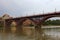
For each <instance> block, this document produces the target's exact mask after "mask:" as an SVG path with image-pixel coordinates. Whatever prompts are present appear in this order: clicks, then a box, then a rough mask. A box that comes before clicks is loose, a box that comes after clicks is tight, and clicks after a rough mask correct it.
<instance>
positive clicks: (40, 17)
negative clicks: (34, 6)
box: [4, 12, 60, 34]
mask: <svg viewBox="0 0 60 40" xmlns="http://www.w3.org/2000/svg"><path fill="white" fill-rule="evenodd" d="M51 17H60V12H53V13H47V14H39V15H32V16H25V17H18V18H10V19H6V20H5V21H4V30H5V31H6V32H8V31H10V27H11V23H13V22H15V23H16V28H17V32H21V31H22V24H23V22H24V21H25V20H27V19H29V20H31V21H33V22H34V23H35V30H36V31H38V32H39V33H40V34H41V33H42V30H41V25H42V23H43V22H44V21H45V20H47V19H48V18H51ZM21 33H22V32H21Z"/></svg>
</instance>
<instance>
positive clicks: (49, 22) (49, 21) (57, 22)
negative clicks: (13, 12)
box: [43, 20, 60, 25]
mask: <svg viewBox="0 0 60 40" xmlns="http://www.w3.org/2000/svg"><path fill="white" fill-rule="evenodd" d="M43 25H60V20H46V21H45V22H44V23H43Z"/></svg>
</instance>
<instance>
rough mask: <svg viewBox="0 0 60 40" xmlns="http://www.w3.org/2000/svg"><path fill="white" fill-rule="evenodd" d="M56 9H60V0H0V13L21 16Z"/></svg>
mask: <svg viewBox="0 0 60 40" xmlns="http://www.w3.org/2000/svg"><path fill="white" fill-rule="evenodd" d="M55 9H56V10H55ZM55 11H60V0H0V15H3V14H9V15H10V16H13V17H21V16H30V15H37V14H43V12H44V13H49V12H55Z"/></svg>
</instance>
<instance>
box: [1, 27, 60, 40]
mask: <svg viewBox="0 0 60 40" xmlns="http://www.w3.org/2000/svg"><path fill="white" fill-rule="evenodd" d="M42 29H43V34H44V35H43V39H42V40H60V28H42ZM0 40H36V39H35V37H32V35H31V36H21V35H18V34H16V33H4V32H0ZM39 40H40V39H39Z"/></svg>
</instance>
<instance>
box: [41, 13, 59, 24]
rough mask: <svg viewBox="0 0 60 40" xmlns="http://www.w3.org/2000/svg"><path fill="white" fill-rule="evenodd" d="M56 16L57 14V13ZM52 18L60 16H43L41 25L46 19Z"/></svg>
mask: <svg viewBox="0 0 60 40" xmlns="http://www.w3.org/2000/svg"><path fill="white" fill-rule="evenodd" d="M57 14H58V13H57ZM53 17H60V14H58V15H56V14H53V15H47V16H45V17H44V18H43V19H42V21H41V22H42V23H43V22H45V21H46V20H47V19H49V18H53Z"/></svg>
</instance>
